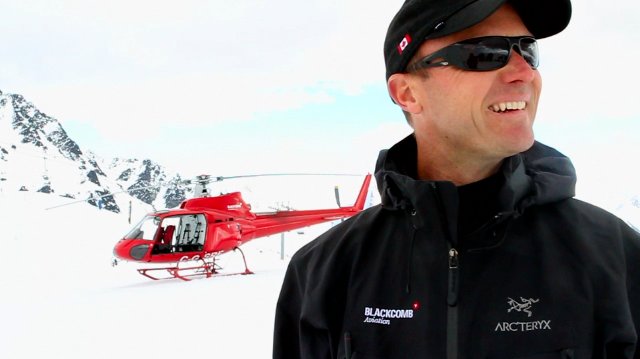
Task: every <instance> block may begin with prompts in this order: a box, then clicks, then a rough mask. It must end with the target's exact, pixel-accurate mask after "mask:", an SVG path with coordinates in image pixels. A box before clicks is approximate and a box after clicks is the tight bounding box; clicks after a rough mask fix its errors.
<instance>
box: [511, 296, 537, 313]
mask: <svg viewBox="0 0 640 359" xmlns="http://www.w3.org/2000/svg"><path fill="white" fill-rule="evenodd" d="M539 301H540V299H533V298H529V299H525V298H522V297H520V302H518V301H517V300H515V299H513V298H511V297H508V298H507V304H509V305H510V308H509V309H507V312H509V313H511V311H512V310H515V311H517V312H525V313H527V317H531V316H532V315H533V312H532V311H531V306H533V304H534V303H538V302H539Z"/></svg>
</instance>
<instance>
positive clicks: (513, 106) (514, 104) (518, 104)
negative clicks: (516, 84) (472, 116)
mask: <svg viewBox="0 0 640 359" xmlns="http://www.w3.org/2000/svg"><path fill="white" fill-rule="evenodd" d="M526 106H527V103H526V102H524V101H510V102H500V103H496V104H493V105H491V106H489V108H490V109H491V110H492V111H494V112H504V111H506V110H524V109H525V107H526Z"/></svg>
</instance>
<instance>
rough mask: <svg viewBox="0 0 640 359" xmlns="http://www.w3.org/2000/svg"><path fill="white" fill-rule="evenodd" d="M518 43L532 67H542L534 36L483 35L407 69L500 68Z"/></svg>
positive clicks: (523, 55) (517, 49)
mask: <svg viewBox="0 0 640 359" xmlns="http://www.w3.org/2000/svg"><path fill="white" fill-rule="evenodd" d="M514 46H515V48H516V51H517V52H518V53H519V54H520V55H521V56H522V57H523V58H524V59H525V61H527V63H528V64H529V66H531V68H533V69H535V68H537V67H538V44H537V42H536V39H534V38H533V37H531V36H483V37H475V38H472V39H467V40H464V41H460V42H456V43H455V44H451V45H449V46H447V47H444V48H442V49H440V50H438V51H436V52H434V53H432V54H431V55H427V56H426V57H423V58H422V59H420V60H418V61H417V62H415V63H413V64H411V65H409V66H407V70H406V72H414V71H417V70H420V69H426V68H429V67H436V66H449V65H453V66H456V67H459V68H461V69H463V70H469V71H491V70H497V69H499V68H502V67H504V66H505V65H506V64H507V62H509V58H510V57H511V49H512V48H513V47H514ZM434 60H438V61H434Z"/></svg>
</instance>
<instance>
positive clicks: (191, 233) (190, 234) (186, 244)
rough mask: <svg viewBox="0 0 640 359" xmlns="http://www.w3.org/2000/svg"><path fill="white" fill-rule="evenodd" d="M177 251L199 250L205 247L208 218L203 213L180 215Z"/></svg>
mask: <svg viewBox="0 0 640 359" xmlns="http://www.w3.org/2000/svg"><path fill="white" fill-rule="evenodd" d="M179 218H180V224H179V225H178V229H177V232H178V234H177V236H176V251H177V252H197V251H201V250H202V249H203V248H204V240H205V233H206V231H205V230H206V220H205V217H204V215H202V214H190V215H184V216H179Z"/></svg>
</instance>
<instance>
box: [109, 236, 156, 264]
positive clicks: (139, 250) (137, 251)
mask: <svg viewBox="0 0 640 359" xmlns="http://www.w3.org/2000/svg"><path fill="white" fill-rule="evenodd" d="M150 247H151V245H149V244H146V243H142V244H141V243H139V242H138V243H136V241H131V240H121V241H120V242H118V243H117V244H116V246H115V247H114V248H113V254H114V255H115V256H116V258H120V259H124V260H134V261H139V260H141V259H142V258H144V256H145V255H146V254H147V253H148V252H149V248H150Z"/></svg>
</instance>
